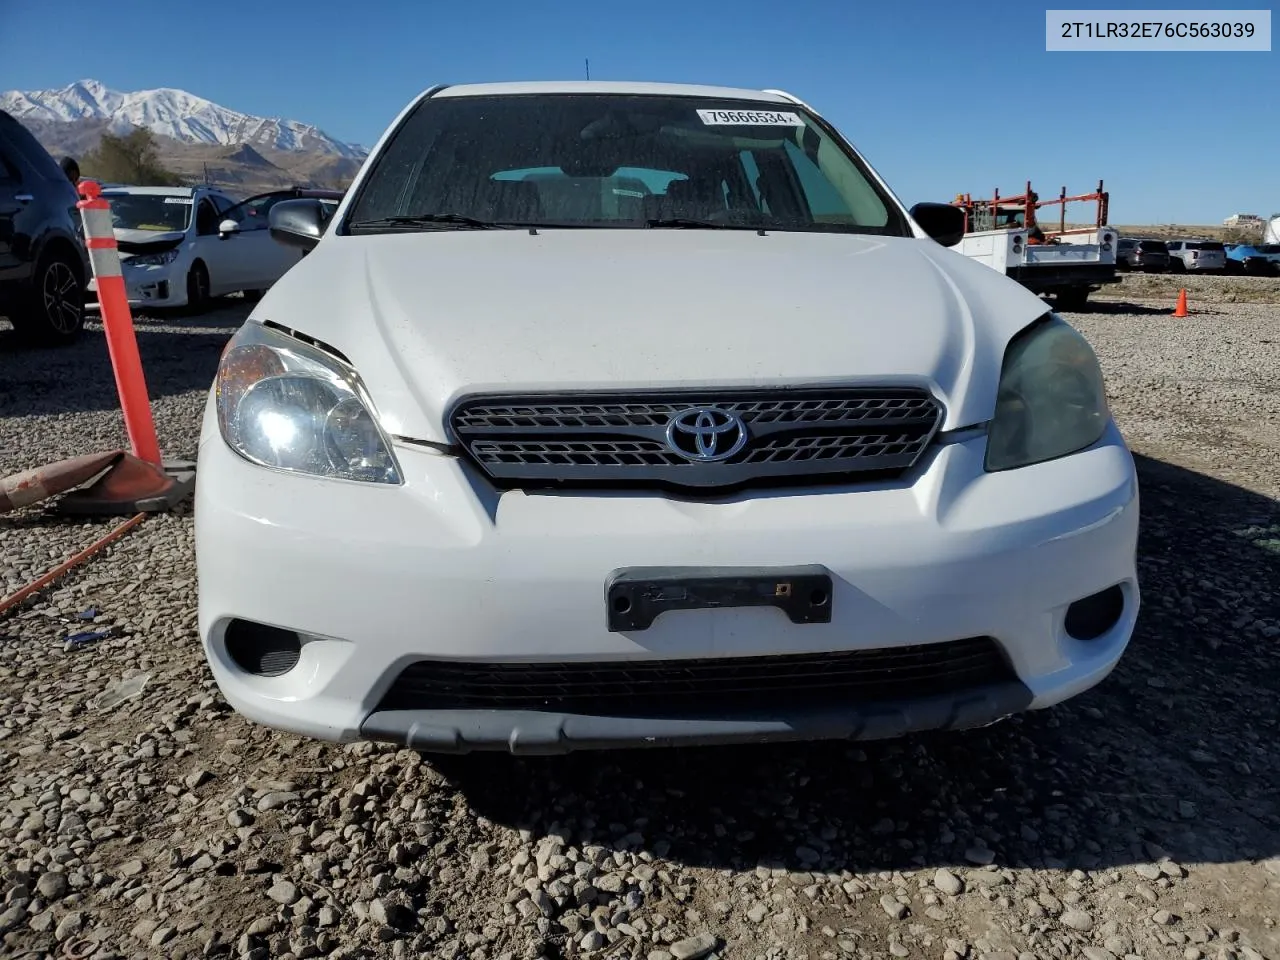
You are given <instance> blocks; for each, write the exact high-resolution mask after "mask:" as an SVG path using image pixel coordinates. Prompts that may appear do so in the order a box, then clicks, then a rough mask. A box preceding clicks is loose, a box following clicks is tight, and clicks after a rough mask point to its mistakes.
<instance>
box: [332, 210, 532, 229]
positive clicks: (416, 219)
mask: <svg viewBox="0 0 1280 960" xmlns="http://www.w3.org/2000/svg"><path fill="white" fill-rule="evenodd" d="M432 224H441V225H446V226H455V227H470V228H472V229H474V230H514V229H516V228H517V227H519V226H521V225H520V224H514V223H500V222H497V221H493V220H477V219H476V218H475V217H465V216H463V215H462V214H460V213H415V214H412V215H407V216H398V217H378V218H376V219H374V220H357V221H355V222H354V223H352V224H350V226H351V227H352V228H353V229H359V228H360V227H402V226H403V227H416V226H429V225H432Z"/></svg>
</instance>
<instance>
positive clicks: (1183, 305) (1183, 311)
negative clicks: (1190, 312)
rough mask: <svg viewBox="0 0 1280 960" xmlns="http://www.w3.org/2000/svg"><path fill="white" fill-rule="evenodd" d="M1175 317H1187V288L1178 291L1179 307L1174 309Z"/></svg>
mask: <svg viewBox="0 0 1280 960" xmlns="http://www.w3.org/2000/svg"><path fill="white" fill-rule="evenodd" d="M1173 315H1174V316H1175V317H1185V316H1186V315H1187V288H1186V287H1183V288H1182V289H1181V290H1179V291H1178V305H1177V306H1176V307H1174V308H1173Z"/></svg>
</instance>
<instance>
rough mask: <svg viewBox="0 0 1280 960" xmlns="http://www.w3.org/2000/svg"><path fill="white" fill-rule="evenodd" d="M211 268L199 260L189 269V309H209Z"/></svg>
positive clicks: (201, 310)
mask: <svg viewBox="0 0 1280 960" xmlns="http://www.w3.org/2000/svg"><path fill="white" fill-rule="evenodd" d="M210 299H211V297H210V296H209V268H208V267H206V266H205V265H204V262H203V261H201V260H197V261H196V262H195V263H193V264H192V265H191V269H190V270H189V271H187V311H188V312H189V313H203V312H204V311H205V310H207V309H209V301H210Z"/></svg>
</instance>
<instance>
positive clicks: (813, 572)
mask: <svg viewBox="0 0 1280 960" xmlns="http://www.w3.org/2000/svg"><path fill="white" fill-rule="evenodd" d="M831 606H832V590H831V572H830V571H829V570H827V568H826V567H824V566H821V565H820V564H810V565H806V566H793V567H624V568H621V569H618V570H615V571H613V573H611V574H610V575H609V577H608V579H607V580H606V582H605V612H606V616H607V618H608V625H609V631H610V632H611V633H621V632H631V631H637V630H647V629H649V627H650V626H652V624H653V621H654V620H656V619H657V618H658V616H660V615H661V614H663V613H665V612H667V611H668V610H707V609H724V608H729V607H776V608H777V609H779V610H781V611H782V612H783V613H785V614H786V615H787V617H788V618H789V619H790V620H791V622H792V623H795V624H807V623H830V622H831Z"/></svg>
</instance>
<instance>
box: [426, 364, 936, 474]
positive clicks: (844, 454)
mask: <svg viewBox="0 0 1280 960" xmlns="http://www.w3.org/2000/svg"><path fill="white" fill-rule="evenodd" d="M700 407H710V408H715V409H717V410H721V411H725V412H728V413H731V414H733V415H736V416H737V417H739V418H740V419H741V421H742V423H743V424H744V426H745V428H746V431H747V434H748V440H747V443H746V444H745V446H744V447H743V448H742V449H741V450H739V451H738V452H737V453H735V454H734V455H733V456H732V457H730V458H728V459H726V460H723V461H719V462H696V461H694V460H690V459H689V458H687V457H684V456H681V455H680V454H679V453H678V452H676V451H674V450H672V449H671V447H670V445H669V444H668V442H667V437H666V428H667V425H668V423H669V422H670V420H671V418H672V417H673V416H675V415H676V414H679V413H680V412H682V411H685V410H689V409H691V408H700ZM941 421H942V407H941V405H940V404H939V403H938V402H937V401H936V400H935V399H934V398H933V396H932V395H930V394H929V393H928V392H927V391H925V390H922V389H915V388H905V387H883V388H871V387H859V388H835V387H832V388H805V389H778V390H755V391H749V390H738V391H723V392H721V391H697V392H693V391H689V392H683V393H649V394H645V393H636V394H630V395H612V394H610V395H605V394H594V395H580V396H573V397H567V396H543V397H538V396H522V397H504V396H497V397H483V396H472V397H464V398H463V399H462V400H461V401H459V402H458V403H457V404H456V405H455V406H454V408H453V410H452V411H451V414H450V417H449V426H450V429H451V431H452V433H453V435H454V437H455V438H456V439H457V441H458V443H459V445H460V446H461V447H462V449H463V450H465V451H466V453H467V455H468V456H469V457H470V458H471V459H472V460H473V461H474V462H475V463H476V464H477V465H478V466H479V467H480V468H481V469H482V470H483V471H484V472H485V473H486V474H488V476H489V477H490V479H491V480H493V481H494V482H495V483H497V484H498V485H499V486H502V485H512V486H514V485H519V484H522V483H546V484H551V485H557V486H563V485H571V486H572V485H580V486H584V485H591V484H597V483H604V484H624V485H631V486H651V485H662V484H673V485H677V486H687V487H703V488H708V487H710V488H714V487H730V486H735V485H739V484H749V483H753V482H774V483H777V482H782V481H786V480H808V479H810V478H817V479H821V478H839V479H842V480H844V481H846V482H847V481H848V480H849V479H850V477H852V476H869V475H876V476H881V477H893V476H898V475H901V474H902V473H903V472H904V471H906V470H908V469H910V468H911V467H913V466H914V465H915V464H916V462H917V461H918V460H919V459H920V457H921V456H922V455H923V454H924V452H925V450H926V449H927V448H928V446H929V444H930V443H931V442H932V440H933V437H934V435H935V433H936V432H937V430H938V428H939V426H940V424H941Z"/></svg>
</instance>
